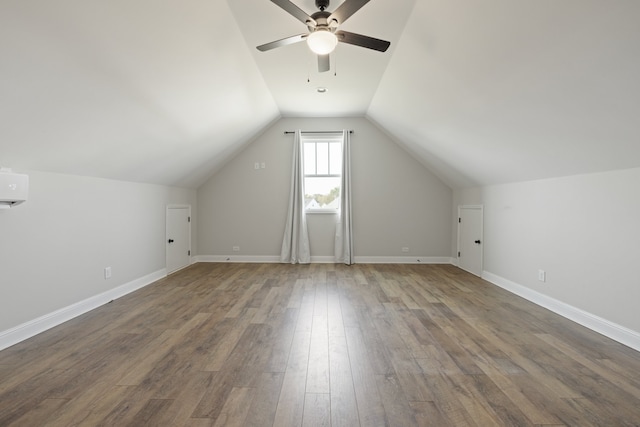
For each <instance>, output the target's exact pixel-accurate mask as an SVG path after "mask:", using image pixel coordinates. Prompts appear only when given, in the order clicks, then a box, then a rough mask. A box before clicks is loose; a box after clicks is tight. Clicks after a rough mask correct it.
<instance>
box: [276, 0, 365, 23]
mask: <svg viewBox="0 0 640 427" xmlns="http://www.w3.org/2000/svg"><path fill="white" fill-rule="evenodd" d="M272 1H273V0H272ZM367 3H369V0H345V2H344V3H342V4H341V5H340V6H338V8H337V9H336V10H334V11H333V13H332V14H331V15H330V16H329V17H328V18H327V22H331V21H333V20H334V19H335V20H336V21H338V24H339V25H342V23H343V22H344V21H346V20H347V19H349V17H351V15H353V14H354V13H356V12H357V11H359V10H360V8H361V7H362V6H364V5H365V4H367Z"/></svg>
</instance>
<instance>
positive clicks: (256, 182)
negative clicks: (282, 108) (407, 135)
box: [198, 118, 452, 257]
mask: <svg viewBox="0 0 640 427" xmlns="http://www.w3.org/2000/svg"><path fill="white" fill-rule="evenodd" d="M295 129H302V130H309V131H313V130H341V129H352V130H354V134H353V135H352V139H351V142H352V148H351V153H352V190H353V215H354V219H353V228H354V252H355V255H356V256H381V257H395V256H398V257H401V256H425V257H427V256H438V257H441V256H446V257H448V256H450V253H451V250H452V249H451V234H450V230H451V218H452V214H451V209H452V208H451V207H452V191H451V189H450V188H449V187H447V186H446V185H445V184H443V183H442V182H441V181H440V180H439V179H438V178H437V177H436V176H435V175H433V174H432V173H431V172H429V171H428V170H427V169H425V168H424V166H422V165H421V164H420V163H418V162H417V161H416V160H414V159H413V158H412V157H411V156H410V155H409V154H408V153H407V152H406V151H405V150H403V149H402V148H400V147H399V146H398V145H397V144H396V143H395V142H393V141H392V140H391V139H390V138H389V137H387V136H386V135H385V134H384V133H382V132H380V131H379V130H378V128H376V127H375V126H374V125H373V124H372V123H371V122H369V121H368V120H367V119H365V118H321V119H318V118H313V119H312V118H284V119H281V120H280V121H278V122H277V123H275V124H274V125H273V126H271V127H270V128H269V129H267V130H266V131H265V132H264V133H263V134H262V135H260V136H258V137H257V139H256V140H255V141H254V142H253V143H252V144H251V145H249V146H248V147H247V148H246V149H245V150H244V151H243V152H241V153H240V154H239V155H238V156H236V157H235V158H234V159H233V160H232V161H231V162H229V163H228V164H227V165H226V166H225V167H224V168H223V169H222V170H221V171H220V172H218V173H217V174H216V175H214V176H213V177H211V179H209V181H208V182H206V183H205V184H204V185H203V186H201V187H200V188H199V189H198V217H199V225H198V231H199V241H198V254H199V255H205V256H206V255H217V256H220V255H241V256H276V255H279V254H280V249H281V245H282V234H283V230H284V220H285V217H286V211H287V203H288V197H289V182H290V173H291V172H290V171H291V152H292V144H293V136H292V135H285V134H284V131H285V130H295ZM255 162H258V163H263V162H264V163H265V165H266V167H265V169H259V170H255V169H254V164H255ZM308 223H309V234H310V240H311V255H312V256H315V257H327V256H333V242H334V233H335V215H326V214H324V215H322V214H314V215H309V216H308ZM233 246H239V247H240V252H232V248H233ZM402 247H408V248H410V252H409V253H402V252H401V248H402Z"/></svg>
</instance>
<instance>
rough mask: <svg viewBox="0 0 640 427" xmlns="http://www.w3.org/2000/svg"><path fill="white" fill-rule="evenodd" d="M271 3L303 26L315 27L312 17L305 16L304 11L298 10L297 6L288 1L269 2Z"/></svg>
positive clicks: (275, 0)
mask: <svg viewBox="0 0 640 427" xmlns="http://www.w3.org/2000/svg"><path fill="white" fill-rule="evenodd" d="M271 1H272V2H273V3H275V4H277V5H278V6H280V7H281V8H283V9H284V10H285V11H286V12H288V13H289V14H290V15H293V16H294V17H295V18H296V19H298V20H299V21H300V22H302V23H303V24H304V25H307V26H309V25H310V26H312V27H315V26H316V21H315V20H314V19H313V18H312V17H310V16H309V15H307V13H306V12H305V11H304V10H302V9H300V8H299V7H298V6H296V5H295V4H293V3H291V2H290V1H289V0H271Z"/></svg>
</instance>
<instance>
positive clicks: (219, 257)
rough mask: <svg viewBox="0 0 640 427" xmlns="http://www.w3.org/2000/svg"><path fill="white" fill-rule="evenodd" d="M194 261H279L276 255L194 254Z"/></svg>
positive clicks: (264, 262)
mask: <svg viewBox="0 0 640 427" xmlns="http://www.w3.org/2000/svg"><path fill="white" fill-rule="evenodd" d="M195 259H196V262H238V263H242V262H246V263H263V264H273V263H277V262H280V256H278V255H274V256H272V255H265V256H262V255H196V257H195Z"/></svg>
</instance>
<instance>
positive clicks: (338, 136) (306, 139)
mask: <svg viewBox="0 0 640 427" xmlns="http://www.w3.org/2000/svg"><path fill="white" fill-rule="evenodd" d="M300 140H301V141H300V142H301V143H302V150H303V167H302V170H303V178H304V180H305V184H306V179H307V178H340V194H342V170H343V167H342V162H343V161H344V159H343V157H342V150H343V144H344V141H343V133H342V132H339V131H336V132H325V133H312V132H310V133H302V134H301V135H300ZM318 143H328V144H329V145H328V146H327V173H326V174H324V173H323V174H318V173H314V174H309V173H307V171H306V167H305V166H306V162H307V160H306V159H305V158H304V153H306V147H305V144H314V145H315V156H314V157H315V171H316V172H317V170H318ZM332 143H333V144H339V149H340V173H338V174H336V173H333V174H332V173H331V148H330V147H331V145H330V144H332ZM305 193H306V191H305ZM304 212H305V214H314V215H315V214H325V215H326V214H334V215H336V214H339V213H340V206H339V205H338V207H337V208H336V209H330V208H307V207H305V209H304Z"/></svg>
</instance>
